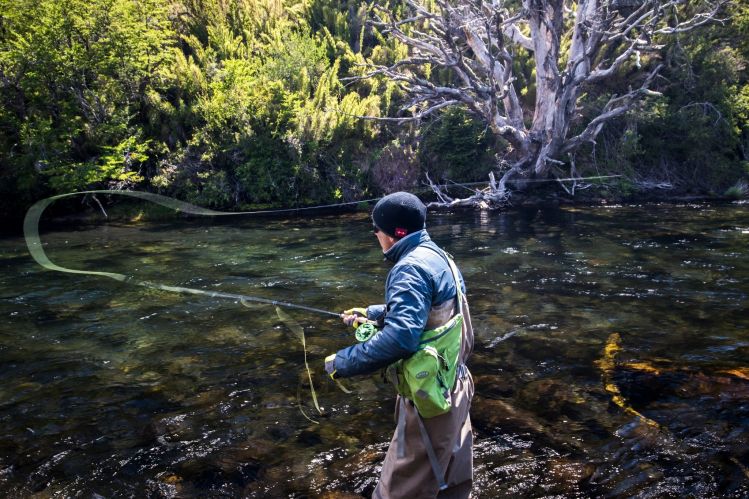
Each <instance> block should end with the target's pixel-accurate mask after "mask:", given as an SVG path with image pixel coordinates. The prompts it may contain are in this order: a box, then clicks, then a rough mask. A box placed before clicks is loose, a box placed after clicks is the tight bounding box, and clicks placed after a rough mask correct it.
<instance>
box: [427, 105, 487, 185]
mask: <svg viewBox="0 0 749 499" xmlns="http://www.w3.org/2000/svg"><path fill="white" fill-rule="evenodd" d="M497 150H498V148H497V139H496V138H495V137H494V136H493V134H492V133H491V131H490V130H489V129H488V128H487V127H486V126H484V125H483V124H482V123H480V122H479V121H478V120H475V119H473V118H472V117H471V116H470V115H469V114H468V113H466V112H465V111H464V110H463V109H459V108H452V109H450V110H448V111H447V112H445V113H443V114H442V116H441V118H440V119H439V120H437V121H436V122H434V123H432V124H431V125H430V126H429V127H427V128H426V129H425V130H424V132H423V137H422V140H421V142H420V145H419V150H418V155H419V160H420V163H421V165H422V167H423V168H424V169H425V170H426V171H428V172H430V174H431V176H432V179H433V180H437V179H440V180H442V179H449V180H453V181H456V182H460V181H463V182H469V181H474V180H486V178H487V174H488V173H489V172H490V171H491V170H492V169H493V168H495V167H496V161H495V159H494V153H495V151H497Z"/></svg>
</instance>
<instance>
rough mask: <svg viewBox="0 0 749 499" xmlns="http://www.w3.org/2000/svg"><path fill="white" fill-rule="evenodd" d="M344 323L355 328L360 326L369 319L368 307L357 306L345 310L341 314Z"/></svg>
mask: <svg viewBox="0 0 749 499" xmlns="http://www.w3.org/2000/svg"><path fill="white" fill-rule="evenodd" d="M341 319H342V320H343V323H344V324H346V325H347V326H351V327H353V328H354V329H356V328H358V327H359V324H364V323H365V322H368V321H367V309H366V308H361V307H356V308H350V309H348V310H344V311H343V313H342V314H341Z"/></svg>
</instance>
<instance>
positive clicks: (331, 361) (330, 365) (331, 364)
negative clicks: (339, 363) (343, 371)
mask: <svg viewBox="0 0 749 499" xmlns="http://www.w3.org/2000/svg"><path fill="white" fill-rule="evenodd" d="M335 356H336V354H331V355H328V356H327V357H325V372H326V373H328V376H330V378H331V379H335Z"/></svg>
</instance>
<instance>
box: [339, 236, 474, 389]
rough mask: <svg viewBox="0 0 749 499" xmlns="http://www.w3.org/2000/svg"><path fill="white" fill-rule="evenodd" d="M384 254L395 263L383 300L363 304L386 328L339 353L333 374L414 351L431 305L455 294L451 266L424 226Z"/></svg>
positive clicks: (343, 374)
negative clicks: (367, 339)
mask: <svg viewBox="0 0 749 499" xmlns="http://www.w3.org/2000/svg"><path fill="white" fill-rule="evenodd" d="M429 248H433V249H436V250H437V251H436V252H435V251H434V250H433V249H429ZM385 257H386V258H387V259H388V260H390V261H392V262H395V265H394V266H393V268H392V269H391V270H390V273H389V274H388V276H387V280H386V281H385V301H386V303H385V304H384V305H371V306H370V307H368V308H367V317H368V318H369V319H373V320H377V321H380V322H382V321H383V320H384V326H383V327H382V329H381V330H380V331H379V332H378V333H377V334H375V335H374V336H373V337H372V338H370V339H369V341H366V342H364V343H358V344H356V345H353V346H350V347H348V348H344V349H343V350H339V351H338V353H337V354H336V357H335V370H336V376H337V377H341V378H345V377H348V376H354V375H356V374H364V373H368V372H372V371H375V370H377V369H379V368H381V367H385V366H387V365H389V364H392V363H393V362H395V361H397V360H399V359H405V358H408V357H410V356H411V355H413V354H414V352H416V350H417V349H418V347H419V339H420V337H421V333H422V332H423V331H424V326H425V325H426V323H427V319H428V317H429V311H430V309H431V308H432V306H434V305H440V304H441V303H444V302H445V301H447V300H450V299H454V298H455V296H456V289H455V281H454V279H453V275H452V272H451V271H450V266H449V264H448V263H447V261H446V260H445V258H444V257H443V256H442V251H441V250H440V249H439V248H438V247H437V245H436V244H434V242H432V240H431V239H430V237H429V234H427V231H426V230H420V231H419V232H414V233H413V234H409V235H408V236H406V237H404V238H403V239H401V240H399V241H398V242H396V243H395V245H393V247H392V248H390V249H389V250H388V251H387V252H386V253H385ZM459 277H460V280H461V288H462V289H463V292H465V284H464V283H463V277H462V276H459Z"/></svg>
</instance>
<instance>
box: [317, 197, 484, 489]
mask: <svg viewBox="0 0 749 499" xmlns="http://www.w3.org/2000/svg"><path fill="white" fill-rule="evenodd" d="M372 220H373V225H374V234H375V236H376V237H377V241H378V242H379V244H380V247H381V248H382V251H383V253H384V255H385V257H386V259H387V260H390V261H391V262H393V263H394V264H395V265H394V266H393V268H392V269H391V270H390V273H389V274H388V276H387V280H386V284H385V301H386V303H385V304H384V305H370V306H369V307H367V308H366V309H364V308H354V309H351V310H347V311H345V312H344V313H343V314H342V316H341V317H342V319H343V321H344V323H346V324H347V325H353V326H355V327H356V326H357V325H358V324H361V323H364V322H375V323H376V325H377V327H378V329H379V330H378V331H377V332H376V333H374V335H373V336H371V338H369V339H368V340H367V341H364V342H362V343H358V344H356V345H353V346H350V347H348V348H344V349H342V350H340V351H338V352H337V353H335V354H333V355H330V356H328V357H327V358H326V359H325V370H326V372H327V373H328V374H329V375H330V376H331V377H333V378H346V377H350V376H354V375H358V374H365V373H371V372H373V371H376V370H378V369H380V368H383V367H388V369H387V373H388V377H392V378H393V382H394V383H395V384H396V389H397V391H398V392H399V395H398V397H397V401H396V409H395V411H396V421H397V422H398V424H397V427H396V430H395V434H394V435H393V438H392V440H391V441H390V447H389V448H388V452H387V455H386V456H385V461H384V463H383V465H382V472H381V475H380V480H379V482H378V484H377V487H376V488H375V491H374V493H373V497H375V498H398V497H407V498H409V499H417V498H422V497H440V498H442V497H456V498H465V497H468V496H469V494H470V491H471V486H472V483H473V452H472V450H473V449H472V448H473V434H472V432H471V419H470V416H469V414H468V412H469V409H470V405H471V399H472V397H473V390H474V388H473V379H472V378H471V374H470V373H469V371H468V368H467V367H466V365H465V362H466V360H467V358H468V356H469V355H470V353H471V351H472V349H473V329H472V327H471V317H470V313H469V310H468V302H467V301H466V299H465V284H464V282H463V278H462V276H461V275H460V272H459V271H458V270H457V267H455V264H454V263H452V259H451V258H450V257H449V256H448V255H447V254H446V253H445V252H444V251H443V250H442V249H440V248H439V247H438V246H437V245H436V244H435V243H434V242H433V241H432V240H431V239H430V237H429V234H428V233H427V231H426V228H425V227H426V225H425V221H426V207H425V206H424V204H423V203H422V202H421V201H420V200H419V198H417V197H416V196H414V195H413V194H410V193H407V192H396V193H394V194H390V195H388V196H385V197H384V198H382V199H381V200H380V201H379V202H378V203H377V204H376V206H375V207H374V210H373V212H372ZM458 283H459V284H458ZM453 332H454V334H453ZM357 336H358V335H357ZM425 338H426V339H425ZM445 342H447V343H445ZM443 347H444V348H443ZM430 349H431V350H430ZM450 352H452V353H450ZM429 355H433V357H434V358H435V359H438V360H436V361H435V365H438V363H439V366H440V369H442V371H440V374H439V375H438V376H437V377H436V378H433V377H432V376H431V374H429V373H430V372H431V371H429V369H427V368H422V367H420V366H422V365H427V364H423V363H419V364H418V366H417V370H418V369H423V370H420V371H418V372H417V373H416V374H415V376H412V377H411V378H410V379H411V384H410V386H409V382H408V381H406V380H407V379H409V378H408V376H406V375H404V372H406V371H408V369H409V364H407V363H409V362H410V363H411V365H413V363H414V362H417V361H416V360H415V359H417V357H418V358H419V359H422V360H423V359H426V362H428V361H429V359H430V357H429ZM448 357H450V358H448ZM418 362H421V360H419V361H418ZM450 369H452V371H450ZM420 378H428V379H420ZM430 379H431V380H432V385H426V384H425V385H419V386H413V385H414V383H417V384H418V383H422V382H428V381H430ZM446 379H448V380H450V382H449V384H450V385H451V386H445V385H446V384H447V383H445V382H444V380H446ZM440 384H442V387H443V388H439V385H440ZM432 386H436V387H437V388H436V389H430V388H429V387H432ZM422 388H423V389H422ZM425 391H427V392H429V393H428V394H427V393H425ZM435 391H436V394H435ZM404 393H405V394H408V396H404ZM427 395H429V396H430V397H431V398H430V399H429V400H427ZM435 397H436V399H435ZM432 399H434V400H436V402H435V403H436V404H437V405H438V406H439V404H443V405H442V406H441V407H442V409H439V408H437V409H435V407H436V406H435V405H431V406H430V405H428V402H430V400H432ZM420 411H421V412H422V414H420ZM435 412H441V413H440V414H438V415H434V414H435Z"/></svg>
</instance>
